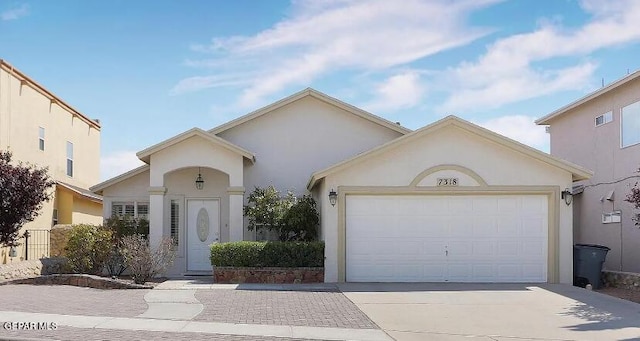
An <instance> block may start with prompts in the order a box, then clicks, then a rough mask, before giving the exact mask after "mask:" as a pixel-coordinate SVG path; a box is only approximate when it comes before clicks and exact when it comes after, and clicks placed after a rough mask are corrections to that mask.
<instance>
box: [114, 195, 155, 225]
mask: <svg viewBox="0 0 640 341" xmlns="http://www.w3.org/2000/svg"><path fill="white" fill-rule="evenodd" d="M127 205H131V206H133V216H131V217H132V218H144V219H146V220H149V213H150V212H149V211H150V206H149V202H148V201H142V200H140V201H138V200H134V201H127V200H114V201H112V202H111V211H110V212H111V214H110V217H112V218H113V217H114V216H116V215H117V216H120V217H125V216H126V213H125V212H126V206H127ZM141 205H146V206H147V214H146V217H140V214H139V213H138V209H139V206H141ZM114 206H122V214H114V212H113V210H114Z"/></svg>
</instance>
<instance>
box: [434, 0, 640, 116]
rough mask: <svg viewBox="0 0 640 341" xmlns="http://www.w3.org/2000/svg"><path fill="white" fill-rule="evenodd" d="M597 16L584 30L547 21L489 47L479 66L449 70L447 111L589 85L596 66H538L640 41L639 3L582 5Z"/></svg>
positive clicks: (468, 64) (490, 105) (464, 65)
mask: <svg viewBox="0 0 640 341" xmlns="http://www.w3.org/2000/svg"><path fill="white" fill-rule="evenodd" d="M581 6H582V8H583V10H584V11H586V12H587V13H589V14H591V15H592V18H591V20H589V21H588V22H587V23H586V24H584V25H583V26H581V27H578V28H575V29H572V28H568V27H562V26H560V25H559V24H558V23H557V22H555V21H542V22H541V24H540V27H539V28H538V29H536V30H535V31H533V32H530V33H524V34H518V35H513V36H509V37H506V38H503V39H500V40H497V41H496V42H494V43H493V44H491V45H489V46H488V47H487V51H486V53H485V54H484V55H482V56H481V57H479V58H478V59H477V61H475V62H464V63H461V64H460V65H458V66H457V67H455V68H452V69H450V70H448V71H447V72H445V74H446V75H445V77H446V78H447V79H452V80H453V82H452V84H451V88H452V89H455V91H452V94H451V96H450V97H449V98H448V99H447V100H446V101H445V102H444V103H443V105H442V106H441V107H440V111H442V112H446V113H449V112H455V111H460V110H473V109H474V108H478V107H480V108H483V109H487V108H493V107H498V106H501V105H503V104H506V103H512V102H516V101H518V100H521V99H527V98H533V97H538V96H541V95H545V94H548V93H551V92H558V91H563V90H577V89H582V88H585V87H587V86H589V85H590V84H589V83H590V81H591V79H592V78H593V72H594V71H595V69H596V63H594V62H590V61H583V62H581V63H579V64H578V65H577V66H571V67H565V68H557V69H544V68H539V67H536V65H534V63H536V62H542V61H547V60H551V59H554V58H558V57H584V56H586V55H587V54H589V53H591V52H593V51H595V50H598V49H601V48H606V47H611V46H617V45H621V44H625V43H630V42H635V41H638V40H640V25H638V23H637V18H639V17H640V1H633V0H629V1H618V2H609V1H606V2H605V1H595V0H593V1H591V0H590V1H583V2H582V3H581Z"/></svg>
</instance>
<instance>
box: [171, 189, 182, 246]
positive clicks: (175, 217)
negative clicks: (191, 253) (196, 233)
mask: <svg viewBox="0 0 640 341" xmlns="http://www.w3.org/2000/svg"><path fill="white" fill-rule="evenodd" d="M170 223H171V239H173V243H174V244H175V245H178V242H179V239H178V237H179V232H180V202H179V201H178V200H171V222H170Z"/></svg>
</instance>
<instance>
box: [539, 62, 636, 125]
mask: <svg viewBox="0 0 640 341" xmlns="http://www.w3.org/2000/svg"><path fill="white" fill-rule="evenodd" d="M638 77H640V70H638V71H636V72H634V73H631V74H629V75H627V76H625V77H623V78H621V79H619V80H617V81H615V82H613V83H611V84H609V85H607V86H605V87H603V88H600V89H598V90H596V91H594V92H592V93H590V94H588V95H586V96H584V97H582V98H580V99H578V100H577V101H575V102H572V103H570V104H568V105H565V106H564V107H562V108H560V109H558V110H556V111H554V112H552V113H550V114H547V115H546V116H544V117H541V118H539V119H537V120H536V121H535V122H536V124H540V125H546V124H549V122H550V121H551V120H553V119H554V118H556V117H558V116H560V115H562V114H564V113H566V112H567V111H569V110H571V109H574V108H576V107H578V106H581V105H582V104H584V103H587V102H589V101H591V100H592V99H594V98H596V97H598V96H601V95H604V94H606V93H607V92H609V91H612V90H614V89H616V88H618V87H621V86H622V85H624V84H627V83H629V82H631V81H632V80H634V79H636V78H638Z"/></svg>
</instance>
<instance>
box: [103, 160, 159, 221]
mask: <svg viewBox="0 0 640 341" xmlns="http://www.w3.org/2000/svg"><path fill="white" fill-rule="evenodd" d="M102 194H103V197H104V201H103V211H104V212H103V216H104V217H105V218H108V217H110V216H111V204H112V203H113V202H117V201H125V202H126V201H144V202H148V201H149V171H148V170H147V171H145V172H142V173H140V174H138V175H135V176H132V177H130V178H128V179H126V180H124V181H121V182H118V183H117V184H115V185H112V186H109V187H107V188H105V189H104V191H103V192H102Z"/></svg>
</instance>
